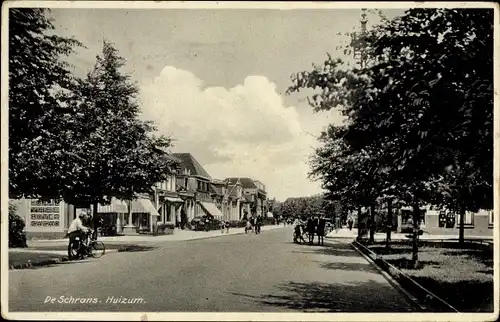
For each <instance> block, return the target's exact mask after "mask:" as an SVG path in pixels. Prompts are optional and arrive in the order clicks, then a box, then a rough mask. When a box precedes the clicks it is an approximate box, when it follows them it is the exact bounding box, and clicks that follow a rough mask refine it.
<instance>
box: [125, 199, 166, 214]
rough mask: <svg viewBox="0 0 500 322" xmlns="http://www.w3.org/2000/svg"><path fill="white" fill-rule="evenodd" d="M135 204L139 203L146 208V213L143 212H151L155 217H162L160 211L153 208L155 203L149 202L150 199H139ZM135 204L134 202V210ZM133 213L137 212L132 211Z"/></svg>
mask: <svg viewBox="0 0 500 322" xmlns="http://www.w3.org/2000/svg"><path fill="white" fill-rule="evenodd" d="M134 202H138V203H139V204H140V205H141V206H142V207H143V208H144V210H146V211H142V212H149V213H150V214H151V215H153V216H158V217H160V214H159V213H158V210H156V208H155V206H153V203H152V202H151V200H149V199H137V200H134ZM134 202H132V210H133V209H134V207H133V204H134ZM132 212H135V211H132ZM137 212H139V211H137Z"/></svg>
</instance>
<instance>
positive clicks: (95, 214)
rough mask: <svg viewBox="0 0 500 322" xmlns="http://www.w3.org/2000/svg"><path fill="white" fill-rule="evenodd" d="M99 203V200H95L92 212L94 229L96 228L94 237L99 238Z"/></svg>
mask: <svg viewBox="0 0 500 322" xmlns="http://www.w3.org/2000/svg"><path fill="white" fill-rule="evenodd" d="M98 204H99V203H98V202H97V201H95V202H94V203H93V208H94V209H93V214H92V226H93V227H92V229H94V233H93V237H94V238H97V213H98V212H97V211H98V209H97V207H98Z"/></svg>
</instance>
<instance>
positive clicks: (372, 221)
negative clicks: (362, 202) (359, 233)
mask: <svg viewBox="0 0 500 322" xmlns="http://www.w3.org/2000/svg"><path fill="white" fill-rule="evenodd" d="M376 226H377V225H376V224H375V203H372V204H371V205H370V227H369V228H370V243H373V242H375V227H376Z"/></svg>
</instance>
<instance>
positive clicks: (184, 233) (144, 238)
mask: <svg viewBox="0 0 500 322" xmlns="http://www.w3.org/2000/svg"><path fill="white" fill-rule="evenodd" d="M278 228H283V226H279V225H272V226H263V227H262V232H265V231H268V230H274V229H278ZM244 233H245V228H229V233H226V230H224V233H223V234H222V233H221V231H220V230H211V231H192V230H180V229H176V230H175V231H174V234H173V235H159V236H148V235H129V236H104V237H99V238H98V239H99V240H100V241H102V242H103V243H104V244H107V243H111V244H126V243H135V242H147V243H149V242H151V243H161V242H165V241H187V240H195V239H204V238H212V237H222V236H229V235H238V234H244ZM67 242H68V239H67V238H65V239H50V240H42V239H39V240H28V248H30V247H37V246H42V245H43V246H48V245H60V244H62V243H64V244H65V243H67Z"/></svg>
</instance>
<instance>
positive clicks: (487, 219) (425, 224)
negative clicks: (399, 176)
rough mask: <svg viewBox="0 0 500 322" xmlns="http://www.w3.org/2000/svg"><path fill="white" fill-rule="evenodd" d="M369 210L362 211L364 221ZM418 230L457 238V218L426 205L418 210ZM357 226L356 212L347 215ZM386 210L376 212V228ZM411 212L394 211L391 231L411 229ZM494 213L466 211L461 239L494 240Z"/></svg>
mask: <svg viewBox="0 0 500 322" xmlns="http://www.w3.org/2000/svg"><path fill="white" fill-rule="evenodd" d="M369 211H370V210H369V209H368V208H363V209H362V212H363V213H364V216H363V218H364V220H367V219H368V217H369ZM420 211H421V215H420V220H421V222H420V228H421V229H422V230H424V231H425V232H426V233H428V234H431V235H458V233H459V227H460V216H459V214H457V213H455V212H453V211H447V210H442V209H438V208H436V207H434V206H431V205H427V206H424V207H421V208H420ZM350 215H351V216H352V217H353V219H354V220H355V222H357V211H353V212H351V213H350ZM386 216H387V208H385V207H379V208H378V209H377V210H376V216H375V221H376V224H377V227H385V225H386ZM412 219H413V209H412V208H411V207H404V206H403V207H395V208H394V209H393V216H392V230H393V231H395V232H398V233H400V232H407V231H410V230H411V229H412V227H413V221H412ZM493 221H494V211H493V210H484V209H481V210H479V211H477V212H471V211H467V212H466V213H465V216H464V235H465V236H469V237H493Z"/></svg>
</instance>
